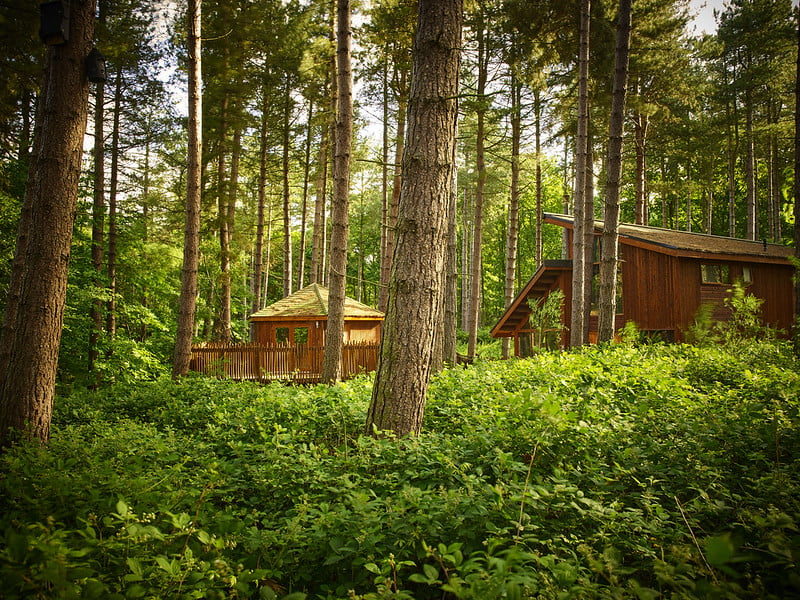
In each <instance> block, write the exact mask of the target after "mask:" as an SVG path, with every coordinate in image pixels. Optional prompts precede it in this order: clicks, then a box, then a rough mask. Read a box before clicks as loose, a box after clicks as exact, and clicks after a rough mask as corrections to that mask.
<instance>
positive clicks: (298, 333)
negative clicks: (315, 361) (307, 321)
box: [294, 327, 308, 344]
mask: <svg viewBox="0 0 800 600" xmlns="http://www.w3.org/2000/svg"><path fill="white" fill-rule="evenodd" d="M294 343H295V344H307V343H308V327H295V328H294Z"/></svg>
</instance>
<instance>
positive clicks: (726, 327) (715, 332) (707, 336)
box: [686, 281, 776, 348]
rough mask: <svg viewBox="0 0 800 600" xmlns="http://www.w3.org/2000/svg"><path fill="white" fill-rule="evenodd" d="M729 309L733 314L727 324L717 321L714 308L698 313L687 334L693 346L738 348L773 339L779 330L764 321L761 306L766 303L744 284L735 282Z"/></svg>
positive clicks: (706, 307)
mask: <svg viewBox="0 0 800 600" xmlns="http://www.w3.org/2000/svg"><path fill="white" fill-rule="evenodd" d="M728 292H729V294H730V295H729V296H728V297H727V298H725V300H724V303H725V307H726V308H727V309H728V311H729V312H730V317H729V318H728V320H726V321H715V320H714V318H713V313H714V305H713V304H701V305H700V306H699V307H698V309H697V312H696V313H695V317H694V321H693V322H692V324H691V326H690V327H689V328H688V330H687V332H686V339H687V341H688V342H689V343H691V344H695V345H697V346H710V345H714V344H720V343H722V344H726V345H728V346H730V347H732V348H733V347H737V346H740V345H741V344H743V343H745V342H747V341H751V340H771V339H774V338H775V334H776V331H775V330H774V329H772V328H770V327H768V326H766V325H764V324H763V323H762V321H761V305H762V304H763V303H764V301H763V300H762V299H760V298H758V297H756V296H753V295H752V294H748V293H747V289H746V288H745V286H744V285H743V284H742V283H741V282H738V281H737V282H735V283H734V284H733V287H732V288H731V289H729V290H728Z"/></svg>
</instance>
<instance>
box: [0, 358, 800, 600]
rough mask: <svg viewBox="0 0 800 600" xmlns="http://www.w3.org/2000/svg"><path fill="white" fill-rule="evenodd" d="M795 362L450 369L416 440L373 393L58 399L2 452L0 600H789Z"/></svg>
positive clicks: (163, 386) (796, 452)
mask: <svg viewBox="0 0 800 600" xmlns="http://www.w3.org/2000/svg"><path fill="white" fill-rule="evenodd" d="M799 367H800V365H798V363H797V362H796V361H795V360H794V359H792V358H791V357H790V355H789V354H788V353H787V352H784V351H782V350H781V349H779V348H777V347H776V346H775V345H767V344H764V345H757V344H749V345H746V346H743V347H741V348H740V349H738V350H737V351H736V352H735V353H732V352H727V351H725V350H722V349H714V348H710V349H708V348H707V349H697V348H694V347H689V346H660V345H655V346H646V347H643V348H633V347H630V346H626V345H618V346H615V347H612V348H591V349H586V350H584V351H582V352H574V353H564V354H543V355H540V356H537V357H535V358H532V359H527V360H515V361H508V362H497V363H481V364H476V365H475V366H473V367H470V368H454V369H451V370H447V371H445V372H444V373H442V374H441V375H439V376H438V377H437V378H436V379H435V380H434V382H433V383H432V387H431V392H430V398H429V402H428V407H427V411H426V419H425V432H424V434H423V435H421V436H420V437H418V438H414V439H403V440H399V441H398V440H375V439H373V438H371V437H365V436H363V435H361V433H362V429H363V424H364V421H365V414H366V409H367V406H368V402H369V395H370V390H371V382H370V380H368V379H359V380H355V381H352V382H349V383H347V384H343V385H337V386H334V387H330V388H328V387H323V386H318V387H310V388H292V387H282V386H279V385H271V386H261V387H259V386H255V385H247V384H234V383H226V382H219V381H213V380H206V379H199V378H189V379H187V380H184V381H182V382H179V383H174V382H172V381H169V380H161V381H157V382H154V383H152V384H145V385H143V384H137V386H135V387H134V386H131V387H125V386H117V387H115V388H113V389H111V390H106V391H102V392H98V393H93V394H89V393H85V394H74V395H72V396H70V397H66V398H59V399H58V401H57V403H56V406H55V420H54V426H53V439H52V442H51V443H50V445H49V446H48V447H47V448H45V449H40V448H36V447H32V446H22V447H16V448H14V449H13V450H11V451H9V452H6V453H5V454H4V455H2V457H1V458H0V460H1V461H2V462H0V469H2V470H1V471H0V536H2V540H1V541H0V580H2V582H3V584H2V585H3V592H2V594H3V597H4V598H287V599H295V600H296V599H302V598H307V599H326V600H327V599H340V598H341V599H346V598H352V599H360V600H367V599H377V598H396V599H403V598H405V599H428V598H431V599H433V598H437V599H439V598H474V599H492V598H548V599H549V598H553V599H555V598H640V599H650V598H653V599H654V598H737V599H738V598H753V599H756V598H758V599H762V598H791V597H800V572H798V566H797V560H798V554H800V532H798V527H799V526H800V415H799V414H798V409H799V408H800V376H798V373H799V372H800V368H799Z"/></svg>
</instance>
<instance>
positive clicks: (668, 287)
mask: <svg viewBox="0 0 800 600" xmlns="http://www.w3.org/2000/svg"><path fill="white" fill-rule="evenodd" d="M544 221H545V223H552V224H555V225H559V226H561V227H565V228H566V229H567V233H568V241H569V244H568V247H569V248H570V253H571V251H572V230H573V217H571V216H567V215H556V214H546V215H545V219H544ZM602 227H603V225H602V223H601V222H595V260H596V261H599V256H600V254H599V250H598V249H599V242H600V235H601V233H602ZM792 253H793V249H792V248H789V247H787V246H781V245H778V244H768V243H767V242H766V241H763V242H754V241H749V240H741V239H735V238H727V237H720V236H714V235H706V234H700V233H690V232H685V231H675V230H671V229H661V228H658V227H646V226H642V225H628V224H622V225H620V227H619V256H620V263H619V275H618V278H619V281H618V290H617V314H616V318H615V328H616V329H617V330H619V329H620V328H622V327H623V326H624V325H625V323H626V322H628V321H633V322H634V323H636V325H637V326H638V328H639V329H640V330H641V331H644V332H647V333H652V334H658V335H660V336H661V337H662V338H663V339H666V340H672V341H682V340H683V339H684V332H685V331H686V330H687V329H688V328H689V326H690V325H691V324H692V322H693V320H694V317H695V315H696V314H697V311H698V309H699V308H700V306H701V305H703V304H712V305H713V306H714V312H713V318H714V319H716V320H725V319H726V318H727V317H728V316H729V311H727V309H726V307H725V305H724V299H725V298H726V297H728V296H729V295H730V292H729V290H730V289H731V285H732V284H733V283H734V282H735V281H741V282H742V283H743V284H744V285H745V286H746V287H747V293H748V294H752V295H754V296H756V297H758V298H761V299H762V300H763V301H764V303H763V304H762V306H761V316H762V320H763V322H764V323H765V324H767V325H769V326H771V327H774V328H777V329H780V330H783V331H786V332H789V331H790V330H791V327H792V322H793V311H794V286H793V284H792V276H793V274H794V272H795V269H794V267H793V266H792V264H791V263H790V262H789V256H791V255H792ZM598 272H599V262H595V277H597V273H598ZM592 288H593V297H592V307H591V316H590V319H589V339H590V341H595V340H596V339H597V305H596V303H597V297H596V294H597V289H598V287H597V285H596V284H594V285H593V286H592ZM557 289H560V290H561V291H562V292H563V293H564V307H563V310H562V320H561V323H562V325H563V326H564V327H563V330H562V334H561V345H562V347H565V346H567V345H568V344H569V336H568V334H567V329H566V327H567V326H568V324H569V323H570V320H571V303H572V261H571V260H560V261H544V264H543V265H542V266H541V267H540V268H539V269H538V270H537V271H536V273H535V274H534V275H533V277H532V278H531V279H530V281H528V283H527V284H526V285H525V287H523V288H522V290H521V291H520V292H519V294H518V295H517V297H516V298H515V299H514V301H513V302H512V304H511V306H510V307H509V308H508V309H507V310H506V312H505V313H504V314H503V316H502V317H501V318H500V320H499V321H498V322H497V324H496V325H495V326H494V328H493V329H492V331H491V334H492V336H493V337H496V338H500V337H510V338H513V339H514V353H515V355H516V356H526V355H527V354H528V351H529V350H528V349H529V347H530V338H531V335H532V333H533V332H534V330H533V328H532V326H531V323H529V318H528V317H529V315H530V313H531V310H530V308H529V307H528V306H529V303H536V302H543V301H544V299H545V298H546V297H547V296H548V295H549V294H550V293H551V292H553V291H554V290H557Z"/></svg>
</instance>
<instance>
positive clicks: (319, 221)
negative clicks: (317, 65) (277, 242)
mask: <svg viewBox="0 0 800 600" xmlns="http://www.w3.org/2000/svg"><path fill="white" fill-rule="evenodd" d="M325 87H326V88H327V87H328V85H327V82H326V85H325ZM329 132H330V127H329V126H328V125H327V123H324V124H323V126H322V131H321V133H320V138H321V139H320V144H319V153H318V155H317V178H316V182H315V197H314V233H313V237H312V240H311V283H322V282H323V281H324V279H325V278H324V276H323V274H322V271H323V264H324V256H325V204H326V203H325V195H326V191H327V188H328V146H329V144H330V137H329Z"/></svg>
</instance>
